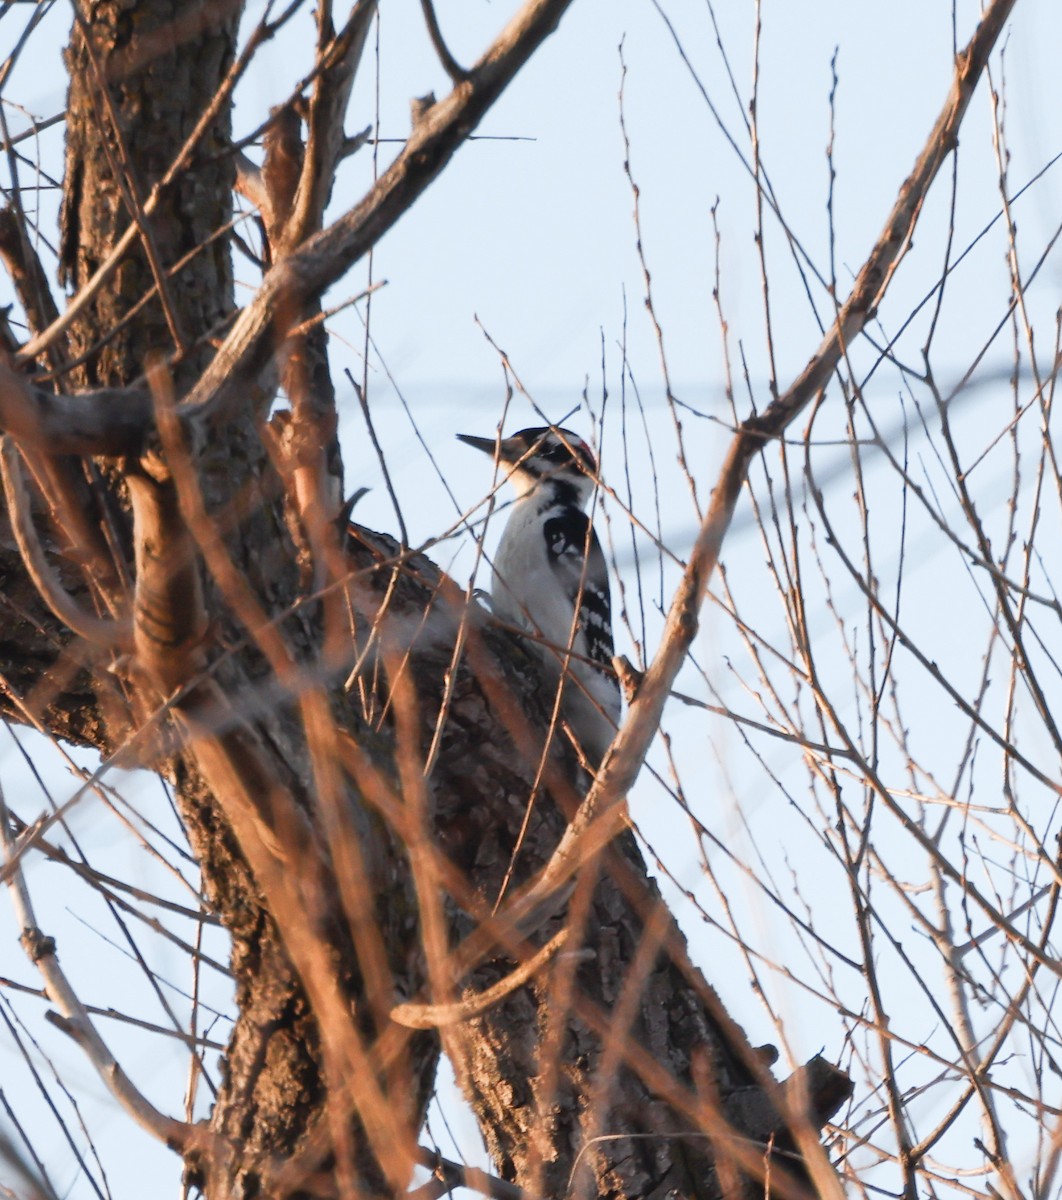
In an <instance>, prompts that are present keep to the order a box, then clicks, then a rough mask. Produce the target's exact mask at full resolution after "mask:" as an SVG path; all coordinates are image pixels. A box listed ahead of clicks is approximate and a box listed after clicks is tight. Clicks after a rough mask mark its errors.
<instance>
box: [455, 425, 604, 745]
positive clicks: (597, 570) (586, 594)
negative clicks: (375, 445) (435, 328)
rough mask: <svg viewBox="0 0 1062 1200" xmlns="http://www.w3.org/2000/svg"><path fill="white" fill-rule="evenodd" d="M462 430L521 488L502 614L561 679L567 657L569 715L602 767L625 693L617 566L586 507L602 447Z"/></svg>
mask: <svg viewBox="0 0 1062 1200" xmlns="http://www.w3.org/2000/svg"><path fill="white" fill-rule="evenodd" d="M458 437H459V438H460V439H461V441H463V442H466V443H467V444H468V445H470V446H475V447H476V449H477V450H482V451H484V452H485V453H487V454H490V455H492V456H494V455H496V456H497V460H498V462H499V463H500V464H501V465H502V466H503V467H504V468H506V469H507V471H508V475H507V479H508V482H509V483H511V484H512V486H513V487H514V489H515V490H516V493H517V498H516V503H515V504H514V505H513V508H512V512H511V514H510V516H509V520H508V523H507V524H506V526H505V531H504V533H503V534H502V539H501V543H500V544H499V546H498V550H497V553H496V554H495V557H494V579H493V583H492V586H491V603H492V607H493V610H494V615H495V616H496V617H498V618H499V619H500V620H502V621H506V622H508V623H509V624H511V625H515V626H517V627H518V628H520V629H526V630H527V631H528V632H529V633H532V634H534V635H535V638H536V641H535V642H534V643H532V644H533V645H535V647H536V648H537V650H538V652H539V655H540V657H541V658H542V660H543V662H544V663H545V664H546V667H547V669H548V670H549V672H550V674H551V676H552V677H553V678H555V679H559V677H560V673H561V670H562V669H563V668H564V666H565V662H567V678H566V679H565V685H564V695H563V700H562V707H561V712H562V715H563V717H564V719H565V720H566V721H567V723H568V726H569V728H570V729H571V731H572V733H573V734H574V735H575V739H576V741H578V742H579V744H580V746H581V748H582V750H583V752H584V753H585V754H586V756H587V758H588V759H589V760H590V762H592V763H594V764H595V765H596V764H598V763H600V761H601V759H602V758H603V757H604V754H605V751H606V749H607V748H608V746H609V744H610V742H611V741H612V738H613V736H614V735H615V732H616V725H617V723H618V721H619V716H620V691H619V686H618V684H617V682H616V677H615V674H614V673H613V671H612V655H613V647H612V602H611V597H610V593H609V582H608V566H607V564H606V562H605V556H604V554H603V553H602V552H601V544H600V543H599V542H598V540H597V534H596V533H595V532H594V527H593V525H592V523H591V521H590V518H589V517H588V516H587V514H586V506H587V504H588V502H589V501H590V499H591V497H592V496H593V493H594V477H595V476H596V474H597V462H596V460H595V458H594V453H593V451H592V450H591V449H590V447H589V446H588V445H587V444H586V443H585V442H584V441H583V439H582V438H580V437H579V436H578V435H577V434H574V433H571V432H570V431H569V430H567V429H557V428H548V427H547V428H541V429H522V430H520V432H519V433H516V434H514V435H513V436H512V437H509V438H505V439H503V440H501V441H495V440H494V439H493V438H479V437H469V436H467V435H466V434H458Z"/></svg>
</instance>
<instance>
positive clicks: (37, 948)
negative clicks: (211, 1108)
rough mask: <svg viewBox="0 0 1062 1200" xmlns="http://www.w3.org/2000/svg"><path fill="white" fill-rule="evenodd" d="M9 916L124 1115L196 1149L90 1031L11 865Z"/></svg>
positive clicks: (192, 1133) (200, 1140) (1, 837)
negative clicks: (12, 912)
mask: <svg viewBox="0 0 1062 1200" xmlns="http://www.w3.org/2000/svg"><path fill="white" fill-rule="evenodd" d="M0 842H2V844H3V847H4V852H5V855H7V854H10V852H11V850H12V842H11V833H10V823H9V820H8V813H7V805H6V804H5V803H4V797H3V792H2V791H0ZM8 888H9V890H10V892H11V897H12V902H13V905H14V908H15V914H16V917H17V919H18V922H19V927H20V928H21V930H22V937H21V941H22V945H23V947H24V948H25V951H26V953H27V955H28V956H29V958H30V961H31V962H32V963H33V964H34V966H35V967H36V968H37V970H38V971H40V973H41V976H42V977H43V979H44V984H45V987H46V988H47V991H48V997H49V999H50V1000H51V1001H52V1003H53V1004H54V1005H55V1006H56V1007H57V1008H58V1009H59V1015H60V1017H61V1026H60V1027H61V1028H62V1029H63V1031H64V1032H65V1033H67V1034H69V1035H70V1037H72V1038H73V1039H74V1040H75V1041H76V1042H77V1043H78V1045H79V1046H80V1047H81V1048H82V1050H84V1052H85V1054H86V1055H87V1056H88V1059H89V1061H90V1062H91V1063H92V1065H93V1067H94V1068H95V1070H96V1072H97V1074H98V1075H99V1077H100V1079H101V1080H102V1081H103V1083H104V1084H105V1085H106V1087H107V1088H108V1090H109V1091H110V1092H111V1094H112V1095H113V1096H114V1098H115V1099H116V1100H117V1101H118V1103H119V1104H120V1105H121V1106H122V1107H123V1108H124V1109H125V1111H126V1112H127V1113H129V1115H130V1116H131V1117H132V1118H133V1119H134V1120H135V1121H136V1122H137V1124H138V1125H140V1126H141V1127H142V1128H144V1129H146V1130H147V1131H148V1133H150V1134H152V1135H153V1136H155V1137H156V1138H158V1139H159V1141H161V1142H164V1143H165V1144H166V1145H167V1146H169V1147H171V1148H172V1149H174V1150H178V1151H180V1152H181V1153H182V1154H187V1153H189V1152H190V1151H192V1150H193V1149H194V1148H196V1147H197V1146H202V1145H203V1144H204V1141H205V1139H206V1137H207V1135H206V1132H205V1131H204V1130H202V1129H201V1128H199V1127H197V1126H194V1125H188V1124H186V1123H185V1122H183V1121H177V1120H175V1119H174V1118H173V1117H167V1116H165V1115H164V1114H163V1113H161V1112H159V1111H158V1109H157V1108H155V1106H154V1105H153V1104H151V1103H150V1102H149V1101H148V1100H147V1098H146V1097H145V1096H143V1095H142V1094H141V1093H140V1092H139V1091H138V1090H137V1089H136V1088H135V1087H134V1086H133V1083H132V1081H131V1080H130V1079H129V1077H128V1076H127V1075H126V1073H125V1072H124V1071H123V1070H122V1068H121V1067H120V1066H119V1065H118V1062H117V1060H116V1059H115V1057H114V1055H113V1054H111V1052H110V1050H109V1049H108V1048H107V1045H106V1043H105V1042H104V1041H103V1039H102V1038H101V1037H100V1035H99V1034H98V1033H97V1031H96V1027H95V1026H94V1025H93V1023H92V1020H91V1018H90V1017H89V1015H88V1013H87V1012H86V1010H85V1006H84V1005H83V1004H82V1003H81V1001H80V1000H79V999H78V997H77V994H76V993H75V991H74V989H73V987H72V986H71V985H70V981H69V980H68V979H67V977H66V975H65V974H64V972H63V970H62V968H61V967H60V966H59V958H58V956H57V955H56V952H55V942H54V941H53V940H52V938H50V937H46V936H45V935H44V934H43V933H42V932H41V931H40V929H39V928H38V927H37V919H36V917H35V915H34V912H33V903H32V901H31V899H30V894H29V889H28V888H27V886H26V881H25V878H24V876H23V874H22V868H21V866H16V867H15V868H14V869H13V870H12V871H11V873H10V875H9V878H8Z"/></svg>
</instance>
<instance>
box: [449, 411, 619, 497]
mask: <svg viewBox="0 0 1062 1200" xmlns="http://www.w3.org/2000/svg"><path fill="white" fill-rule="evenodd" d="M457 436H458V437H459V438H460V439H461V441H462V442H465V443H466V445H469V446H475V448H476V449H477V450H482V451H483V452H484V453H485V454H489V455H491V456H492V457H494V456H496V457H497V460H498V462H499V463H501V464H502V466H504V467H505V468H507V470H508V472H509V474H508V480H509V482H510V483H511V484H512V485H513V487H514V488H515V489H516V491H517V493H518V494H519V495H520V496H526V495H528V494H530V493H531V492H533V491H535V490H536V489H537V488H539V487H541V486H542V485H543V483H545V482H546V481H549V482H551V483H552V484H553V486H554V487H558V486H559V487H562V488H564V487H566V488H570V489H571V490H572V496H571V501H572V503H574V504H577V505H578V506H579V507H580V508H581V507H582V506H583V505H584V504H585V503H586V501H587V500H588V499H589V498H590V495H591V493H592V492H593V490H594V480H595V479H596V478H597V458H596V457H595V455H594V452H593V450H591V449H590V447H589V446H588V445H587V444H586V442H584V441H583V439H582V438H581V437H580V436H579V435H578V434H577V433H572V431H571V430H570V429H561V428H560V427H558V426H548V425H546V426H542V427H539V428H535V429H521V430H520V432H519V433H514V434H513V435H512V437H507V438H502V439H501V440H497V439H495V438H481V437H472V436H471V435H469V434H466V433H459V434H458V435H457Z"/></svg>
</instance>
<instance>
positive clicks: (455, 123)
mask: <svg viewBox="0 0 1062 1200" xmlns="http://www.w3.org/2000/svg"><path fill="white" fill-rule="evenodd" d="M570 4H571V0H529V2H528V3H527V4H525V5H524V7H523V9H522V10H521V11H520V12H519V13H517V15H516V16H515V17H514V18H513V19H512V21H510V23H509V25H508V26H507V27H506V28H505V29H504V30H503V31H502V33H501V34H499V36H498V38H497V39H496V41H495V42H494V45H493V46H492V47H491V48H490V49H489V50H488V51H487V53H486V54H485V55H484V56H483V58H482V59H481V60H480V61H479V63H477V65H476V66H475V67H474V68H473V69H472V70H471V71H470V72H469V76H468V79H467V80H465V81H464V82H462V83H461V84H459V85H458V86H457V87H455V88H454V90H453V91H452V92H451V93H450V95H449V96H447V97H446V98H445V99H443V100H441V101H439V102H438V103H437V104H435V105H434V106H433V107H432V108H431V109H430V110H429V111H428V112H427V113H425V115H424V117H423V119H422V120H421V121H419V122H418V123H417V125H416V127H415V128H414V130H413V133H412V135H411V137H410V138H409V140H408V141H407V142H406V145H405V147H404V148H403V150H402V152H401V153H400V154H399V155H398V157H397V158H396V159H395V161H394V162H393V163H392V164H391V166H390V167H389V168H388V169H387V170H386V171H385V172H384V173H383V175H381V176H380V178H379V180H378V181H377V182H376V184H375V186H374V187H373V188H372V190H371V191H370V192H369V193H368V194H367V195H366V196H365V198H364V199H363V200H362V201H361V203H360V204H358V205H357V206H356V207H355V208H353V209H351V210H350V211H349V212H348V213H346V215H345V216H343V217H341V218H340V219H339V220H338V221H336V222H335V223H334V224H333V225H331V226H329V227H328V228H327V229H325V230H322V232H321V233H319V234H316V235H315V236H314V237H312V238H310V240H309V241H307V242H306V243H305V244H304V245H302V246H300V247H299V249H298V250H296V251H294V252H293V253H292V254H291V256H290V257H288V258H286V259H285V260H284V261H283V262H280V263H278V264H277V265H276V266H275V267H274V268H273V269H272V270H271V271H270V272H269V274H268V275H267V276H266V277H265V280H264V281H263V283H262V286H261V288H260V289H259V291H258V294H257V296H256V297H255V299H254V300H253V301H252V303H251V304H250V305H248V307H247V308H246V309H244V311H243V313H242V314H241V315H240V317H239V319H238V320H237V321H236V324H235V325H234V326H233V328H232V331H231V332H230V333H229V335H228V337H227V338H226V339H225V342H224V343H223V345H222V346H221V348H220V349H219V350H218V353H217V355H216V356H215V358H214V361H213V362H212V363H211V364H210V366H209V367H208V368H207V370H206V371H205V372H204V373H203V376H202V378H201V379H200V380H199V382H198V384H197V385H196V387H195V388H194V389H193V391H192V393H191V394H190V396H189V397H188V400H187V403H188V404H189V405H190V406H192V407H194V408H196V409H199V410H203V411H204V412H208V413H209V414H210V416H211V419H213V420H216V419H220V417H221V416H222V414H223V413H224V412H225V410H226V409H227V407H228V406H229V405H230V404H236V403H241V402H245V401H246V396H247V394H248V384H249V383H250V382H251V381H252V380H253V379H254V378H255V377H256V376H257V374H258V372H259V371H260V370H261V369H262V368H263V367H264V366H265V365H266V364H267V362H268V361H269V359H270V357H271V355H272V351H273V344H274V342H273V339H274V335H275V333H276V329H275V324H274V323H275V320H276V314H277V311H278V308H279V307H280V306H281V305H283V304H285V303H288V304H291V305H292V308H294V309H297V308H298V307H300V302H304V301H305V299H306V298H307V297H310V296H316V295H320V293H321V292H323V291H324V290H325V288H327V287H328V286H329V285H330V284H332V283H334V282H335V281H336V280H337V279H338V278H339V277H340V276H341V275H343V274H344V273H345V272H346V271H348V270H349V269H350V267H351V266H352V265H353V264H354V263H355V262H357V261H358V259H359V258H361V256H362V255H363V254H365V253H366V252H367V251H368V250H369V248H370V247H371V246H374V245H375V244H376V243H377V242H378V241H379V239H380V238H381V237H382V236H383V234H384V233H385V232H386V231H387V230H388V229H390V228H391V226H392V225H394V223H395V222H396V221H397V220H398V219H399V218H400V217H401V216H402V214H403V213H404V212H406V210H407V209H408V208H409V207H410V206H411V205H412V204H413V202H414V201H415V200H416V199H417V198H418V197H419V196H420V194H421V193H422V192H423V191H424V190H425V189H426V188H427V187H428V185H429V184H430V183H431V182H432V180H433V179H435V177H436V176H437V175H438V174H439V172H440V171H442V169H443V168H444V167H445V166H446V164H447V163H448V162H449V161H450V159H451V158H452V157H453V155H454V153H455V151H456V150H457V148H458V147H459V146H460V145H461V144H462V143H463V142H464V141H465V140H466V139H467V138H468V136H469V134H471V133H472V131H473V130H474V129H475V127H476V125H477V124H478V123H479V121H480V120H481V119H482V117H483V115H484V114H485V113H486V112H487V110H488V109H489V108H490V107H491V105H492V104H493V103H494V102H495V101H496V100H497V98H498V97H499V96H500V95H501V93H502V92H503V91H504V90H505V88H506V86H507V85H508V84H509V82H510V81H511V80H512V79H513V78H514V76H515V75H516V73H517V72H518V71H519V70H520V68H521V67H522V66H523V65H524V63H526V62H527V60H528V59H529V58H530V57H531V55H532V53H533V52H534V51H535V50H536V49H537V48H538V46H539V45H540V44H541V43H542V42H543V41H544V40H545V38H546V37H547V36H548V35H549V34H550V33H551V32H552V31H553V30H554V29H555V28H556V26H557V23H558V22H559V21H560V19H561V17H562V16H563V15H564V13H565V11H566V10H567V8H568V6H569V5H570Z"/></svg>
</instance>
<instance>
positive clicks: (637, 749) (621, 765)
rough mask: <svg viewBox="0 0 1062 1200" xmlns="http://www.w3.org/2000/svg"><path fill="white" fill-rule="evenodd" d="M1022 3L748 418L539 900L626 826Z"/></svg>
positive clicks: (977, 41)
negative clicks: (801, 425)
mask: <svg viewBox="0 0 1062 1200" xmlns="http://www.w3.org/2000/svg"><path fill="white" fill-rule="evenodd" d="M1014 4H1015V0H994V3H992V4H991V5H990V6H989V8H988V11H987V12H986V13H985V16H984V17H983V19H982V20H981V22H980V24H979V25H978V27H977V30H976V31H975V33H974V35H973V37H972V38H971V39H970V42H969V43H968V44H967V46H966V48H965V49H964V50H963V51H961V52H960V53H959V54H958V55H957V57H956V61H955V74H954V77H953V79H952V84H951V88H950V90H949V93H948V98H947V100H946V101H945V103H944V107H943V109H942V110H941V113H940V115H939V116H938V118H937V120H936V123H935V124H934V126H933V129H932V131H931V132H930V134H929V137H928V139H927V141H926V145H925V147H924V149H923V150H922V153H921V154H920V155H919V157H918V160H917V162H916V163H915V166H914V170H913V171H912V172H911V174H910V175H909V176H908V178H907V179H906V180H905V182H904V184H903V186H902V187H901V188H900V192H899V195H898V196H897V198H896V202H895V204H894V205H893V207H892V211H891V212H890V213H889V216H888V219H887V220H886V222H885V227H884V229H883V230H882V232H881V235H880V236H879V238H878V240H877V243H876V244H875V246H874V248H873V250H872V251H871V252H870V255H869V257H868V258H867V260H866V262H865V263H864V264H863V267H862V269H861V270H860V272H859V275H858V277H857V279H856V282H855V286H854V287H853V288H852V291H851V293H850V294H849V296H848V299H847V300H846V301H845V302H844V304H843V305H842V306H841V307H840V308H839V309H838V311H837V316H836V320H835V321H834V324H833V326H832V327H831V329H830V330H829V332H828V333H827V334H826V336H825V338H824V339H823V341H822V344H821V345H820V346H819V348H818V350H817V351H816V352H815V354H814V355H813V356H812V358H811V360H810V361H809V362H808V364H807V366H806V367H805V368H804V370H803V371H802V372H801V373H800V374H799V375H798V376H797V378H796V379H795V380H794V381H793V383H792V384H791V385H790V386H789V387H788V388H787V389H786V391H785V392H783V393H782V394H781V395H779V396H778V397H777V398H776V399H775V400H773V401H772V402H771V403H770V404H769V405H768V407H767V408H766V409H765V410H764V411H763V412H762V413H760V414H758V415H754V416H751V417H748V418H747V419H746V420H745V421H743V422H742V424H741V426H740V427H739V429H738V431H737V433H736V434H735V435H734V438H733V441H732V442H731V444H730V449H729V451H728V452H727V456H726V460H725V462H724V464H723V468H722V471H721V473H720V476H719V481H718V483H717V484H716V486H715V490H714V491H713V493H712V500H711V503H710V505H709V506H708V512H707V514H706V515H705V518H704V521H703V523H702V525H701V528H700V531H699V532H698V535H697V540H696V542H695V543H694V547H693V551H692V553H691V555H690V558H689V562H688V565H687V567H686V570H685V571H684V573H683V576H682V580H681V582H680V583H679V586H678V589H677V591H676V592H675V596H674V598H673V599H672V602H671V607H670V609H669V611H668V617H667V623H666V626H665V629H664V635H663V638H662V641H661V644H660V649H659V650H658V651H657V653H656V656H655V658H654V659H653V661H652V663H651V664H650V666H649V669H648V670H647V671H646V673H645V677H644V679H643V680H642V684H641V686H640V687H639V689H638V693H637V695H636V696H635V698H634V700H633V702H632V704H631V706H630V712H629V714H628V717H627V720H626V721H625V722H624V724H623V728H622V729H621V730H620V732H619V734H618V735H617V737H616V740H615V742H614V743H613V745H612V749H611V752H610V754H609V756H608V758H607V759H606V761H605V763H604V765H603V767H602V769H601V771H600V772H599V773H598V777H597V779H596V781H595V782H594V785H593V787H592V788H591V789H590V791H589V792H588V793H587V796H586V799H585V800H584V801H583V803H582V805H581V806H580V808H579V811H578V812H577V813H576V815H575V818H574V819H573V820H572V822H571V824H570V825H569V826H568V829H567V830H566V832H565V834H564V837H563V838H562V839H561V842H560V844H559V845H558V847H557V850H556V851H555V853H554V855H553V857H552V859H551V860H550V862H549V863H548V864H547V866H546V869H545V870H544V871H543V873H542V875H541V877H540V880H539V883H538V885H537V887H536V888H535V893H536V894H537V895H538V896H539V897H542V896H545V895H549V894H550V893H552V892H553V891H555V890H556V889H557V888H559V887H560V886H561V885H562V884H563V883H564V882H565V881H566V880H567V879H568V878H570V877H571V875H573V874H574V873H575V871H577V870H578V868H579V866H580V865H581V864H582V863H583V862H584V861H586V859H587V858H591V857H593V856H594V855H596V854H597V853H598V852H599V851H600V849H601V848H602V847H603V846H604V845H606V844H607V843H608V842H609V841H610V840H611V838H612V837H613V836H614V834H615V833H616V832H617V831H618V830H619V828H620V827H621V826H622V824H623V821H624V816H623V813H622V806H621V804H620V801H621V800H622V798H623V797H624V796H626V795H627V793H628V792H629V791H630V789H631V787H632V786H633V784H634V781H635V779H636V778H637V777H638V773H639V771H640V770H641V766H642V763H643V761H644V760H645V756H646V754H647V753H648V750H649V746H650V744H651V743H652V740H653V738H654V736H655V735H656V730H657V728H658V727H659V724H660V718H661V716H662V714H663V710H664V704H665V703H666V701H667V698H668V695H669V694H670V691H671V687H672V685H673V683H674V680H675V676H676V675H677V674H678V671H679V668H680V667H681V666H682V663H683V662H684V661H685V658H686V655H687V653H688V651H689V648H690V645H691V644H692V642H693V639H694V637H695V636H696V634H697V629H698V623H699V612H700V607H701V604H702V602H703V600H704V596H705V593H706V591H707V589H708V582H709V580H710V579H711V576H712V572H713V571H714V570H715V567H716V565H717V564H718V562H719V554H720V551H721V549H722V545H723V540H724V538H725V537H726V532H727V529H728V528H729V526H730V521H731V518H732V517H733V515H734V508H735V506H736V505H737V501H738V497H739V496H740V495H741V490H742V488H743V487H744V485H745V480H746V478H747V475H748V469H749V464H750V463H751V461H752V459H753V457H754V456H755V455H756V454H757V453H759V451H760V450H762V449H763V447H764V446H765V445H766V443H767V442H768V441H771V440H773V439H774V438H777V437H780V436H781V434H782V433H783V432H784V431H785V430H786V429H787V428H788V426H789V425H790V424H791V423H792V422H793V421H794V420H795V418H796V417H797V416H798V415H799V414H800V412H802V411H803V409H804V408H805V407H806V406H807V405H808V403H810V401H811V400H812V399H813V398H814V397H815V396H816V395H817V394H818V393H819V392H820V391H821V390H822V389H823V388H824V387H825V386H826V384H827V383H828V381H829V379H830V376H831V375H832V374H833V371H834V369H835V368H836V367H837V364H838V363H839V362H840V360H841V357H842V355H843V354H844V353H845V351H846V349H847V347H848V346H849V344H850V343H851V342H852V340H853V339H854V338H855V337H857V336H858V334H859V333H860V332H861V331H862V330H863V328H864V327H865V326H866V324H867V322H868V321H869V320H870V319H871V318H872V317H873V316H874V313H875V311H876V310H877V306H878V305H879V304H880V303H881V300H882V298H883V297H884V295H885V291H886V289H887V288H888V286H889V283H890V282H891V280H892V277H893V274H894V273H895V270H896V267H897V266H898V264H899V262H900V260H901V258H902V257H903V254H904V252H905V251H906V249H907V247H908V246H909V245H910V244H911V237H912V234H913V233H914V229H915V226H916V224H917V222H918V216H919V213H920V212H921V210H922V204H923V202H924V201H925V198H926V195H927V193H928V192H929V188H930V185H931V184H932V182H933V180H934V179H935V178H936V175H937V172H938V171H939V170H940V167H941V165H942V164H943V163H944V161H945V160H946V158H947V156H948V155H949V154H950V153H951V152H952V150H954V148H955V146H956V145H957V144H958V133H959V127H960V125H961V124H962V120H963V117H964V116H965V114H966V110H967V108H968V107H969V104H970V100H971V98H972V96H973V93H974V89H975V88H976V86H977V82H978V80H979V79H980V77H981V74H982V73H983V71H984V69H985V66H986V65H987V62H988V57H989V55H990V54H991V52H992V49H993V47H994V46H995V44H996V42H997V40H998V39H999V36H1000V34H1001V32H1002V30H1003V25H1004V23H1005V22H1006V20H1007V18H1008V17H1009V16H1010V13H1011V10H1012V9H1013V8H1014Z"/></svg>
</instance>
